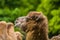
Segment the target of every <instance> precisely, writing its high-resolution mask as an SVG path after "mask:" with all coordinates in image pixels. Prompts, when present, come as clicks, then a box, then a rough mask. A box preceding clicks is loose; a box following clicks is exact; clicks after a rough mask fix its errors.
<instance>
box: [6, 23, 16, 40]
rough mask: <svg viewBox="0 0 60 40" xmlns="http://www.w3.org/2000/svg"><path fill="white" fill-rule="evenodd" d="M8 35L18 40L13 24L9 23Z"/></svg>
mask: <svg viewBox="0 0 60 40" xmlns="http://www.w3.org/2000/svg"><path fill="white" fill-rule="evenodd" d="M7 26H8V27H7V33H8V35H9V36H10V37H11V39H12V40H17V36H16V34H15V32H14V25H13V23H7Z"/></svg>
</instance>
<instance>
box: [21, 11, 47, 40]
mask: <svg viewBox="0 0 60 40" xmlns="http://www.w3.org/2000/svg"><path fill="white" fill-rule="evenodd" d="M21 28H22V29H23V30H24V31H25V32H26V33H27V34H26V40H48V20H47V18H46V16H45V15H43V13H41V12H35V11H32V12H29V13H28V15H27V16H26V21H25V22H24V24H23V25H22V26H21Z"/></svg>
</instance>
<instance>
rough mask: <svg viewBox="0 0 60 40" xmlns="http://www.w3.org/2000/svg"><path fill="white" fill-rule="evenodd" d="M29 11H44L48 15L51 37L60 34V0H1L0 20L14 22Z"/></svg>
mask: <svg viewBox="0 0 60 40" xmlns="http://www.w3.org/2000/svg"><path fill="white" fill-rule="evenodd" d="M29 11H39V12H40V11H42V12H43V13H44V14H45V15H46V16H47V17H48V21H49V36H50V37H51V36H53V35H57V34H60V0H0V21H2V20H4V21H7V22H9V21H11V22H14V21H15V20H16V18H18V17H20V16H25V15H27V13H28V12H29ZM15 30H17V29H15Z"/></svg>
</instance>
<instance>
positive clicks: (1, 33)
mask: <svg viewBox="0 0 60 40" xmlns="http://www.w3.org/2000/svg"><path fill="white" fill-rule="evenodd" d="M6 28H7V25H6V22H4V21H1V22H0V40H6V36H7V32H6V31H7V30H6Z"/></svg>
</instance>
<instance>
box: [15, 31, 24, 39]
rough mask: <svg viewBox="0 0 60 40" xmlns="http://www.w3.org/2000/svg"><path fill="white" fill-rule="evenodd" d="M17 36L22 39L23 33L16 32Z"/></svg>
mask: <svg viewBox="0 0 60 40" xmlns="http://www.w3.org/2000/svg"><path fill="white" fill-rule="evenodd" d="M15 33H16V36H17V40H22V36H23V35H22V34H21V33H20V32H15Z"/></svg>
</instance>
